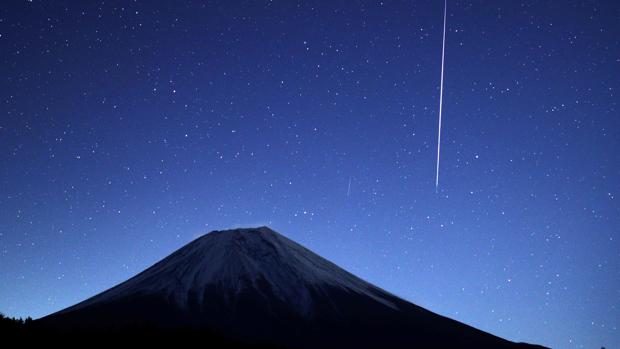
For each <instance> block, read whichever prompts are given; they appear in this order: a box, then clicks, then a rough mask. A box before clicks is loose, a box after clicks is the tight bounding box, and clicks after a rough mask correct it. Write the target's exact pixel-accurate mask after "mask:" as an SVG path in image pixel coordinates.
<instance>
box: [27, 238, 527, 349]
mask: <svg viewBox="0 0 620 349" xmlns="http://www.w3.org/2000/svg"><path fill="white" fill-rule="evenodd" d="M37 323H39V324H41V325H44V326H47V327H50V328H56V329H64V330H76V331H80V330H93V329H111V328H114V329H127V328H137V327H140V328H156V329H158V330H161V331H165V330H175V329H176V330H178V329H184V328H185V329H187V328H191V329H193V330H195V331H200V330H204V331H209V333H217V334H218V335H222V336H224V337H226V338H230V339H232V340H236V341H239V342H243V343H246V344H248V345H252V344H257V345H258V344H260V345H264V346H272V345H275V346H281V347H290V348H330V347H334V348H335V347H338V348H533V347H535V346H531V345H528V344H517V343H513V342H510V341H507V340H504V339H501V338H499V337H496V336H493V335H491V334H488V333H485V332H483V331H480V330H477V329H475V328H473V327H470V326H468V325H465V324H462V323H460V322H457V321H454V320H451V319H448V318H446V317H443V316H440V315H437V314H435V313H432V312H430V311H428V310H426V309H423V308H421V307H419V306H416V305H414V304H412V303H410V302H407V301H405V300H403V299H401V298H399V297H397V296H395V295H393V294H390V293H389V292H386V291H384V290H382V289H380V288H379V287H376V286H374V285H372V284H370V283H368V282H366V281H364V280H362V279H360V278H358V277H356V276H355V275H353V274H351V273H349V272H347V271H345V270H344V269H342V268H340V267H338V266H337V265H335V264H333V263H331V262H329V261H328V260H326V259H324V258H322V257H320V256H318V255H317V254H315V253H313V252H312V251H310V250H308V249H306V248H305V247H303V246H301V245H299V244H297V243H295V242H294V241H292V240H290V239H288V238H286V237H284V236H282V235H280V234H278V233H276V232H275V231H273V230H271V229H269V228H267V227H260V228H250V229H235V230H226V231H214V232H211V233H209V234H207V235H204V236H202V237H200V238H198V239H196V240H194V241H192V242H190V243H189V244H187V245H185V246H184V247H182V248H180V249H179V250H177V251H176V252H174V253H172V254H171V255H170V256H168V257H166V258H164V259H163V260H161V261H159V262H158V263H156V264H155V265H153V266H152V267H150V268H148V269H146V270H145V271H143V272H141V273H140V274H138V275H136V276H134V277H133V278H131V279H129V280H127V281H125V282H123V283H121V284H119V285H117V286H115V287H113V288H111V289H109V290H107V291H105V292H103V293H100V294H98V295H96V296H94V297H92V298H90V299H87V300H85V301H83V302H81V303H78V304H76V305H74V306H72V307H69V308H67V309H64V310H61V311H59V312H57V313H54V314H51V315H49V316H47V317H44V318H42V319H40V320H37Z"/></svg>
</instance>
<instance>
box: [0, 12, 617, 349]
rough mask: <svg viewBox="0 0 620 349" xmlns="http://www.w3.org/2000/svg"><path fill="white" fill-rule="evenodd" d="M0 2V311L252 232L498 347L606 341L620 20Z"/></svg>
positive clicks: (14, 310) (47, 308)
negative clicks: (492, 338) (200, 243)
mask: <svg viewBox="0 0 620 349" xmlns="http://www.w3.org/2000/svg"><path fill="white" fill-rule="evenodd" d="M442 19H443V1H440V0H432V1H431V0H425V1H417V0H411V1H384V2H381V1H348V0H347V1H344V0H334V1H311V0H310V1H301V2H296V1H79V2H78V1H61V0H58V1H56V0H55V1H41V0H33V1H17V0H7V1H4V2H3V6H2V8H0V63H1V64H0V78H1V79H2V83H1V84H0V311H2V312H3V313H5V314H7V315H10V316H22V317H25V316H32V317H35V318H36V317H40V316H43V315H46V314H49V313H51V312H54V311H57V310H60V309H62V308H64V307H67V306H69V305H72V304H74V303H76V302H78V301H80V300H83V299H85V298H87V297H89V296H92V295H94V294H95V293H98V292H100V291H102V290H105V289H107V288H109V287H111V286H113V285H115V284H117V283H119V282H121V281H123V280H125V279H127V278H129V277H131V276H133V275H134V274H136V273H137V272H140V271H141V270H143V269H144V268H146V267H148V266H150V265H151V264H152V263H154V262H156V261H157V260H159V259H161V258H163V257H165V256H166V255H168V254H169V253H170V252H172V251H173V250H175V249H177V248H179V247H181V246H182V245H184V244H186V243H187V242H189V241H191V240H192V239H194V238H196V237H198V236H200V235H202V234H204V233H206V232H209V231H211V230H217V229H225V228H231V227H238V226H259V225H268V226H270V227H272V228H273V229H275V230H277V231H279V232H281V233H282V234H284V235H286V236H288V237H290V238H292V239H294V240H296V241H298V242H300V243H302V244H304V245H306V246H307V247H309V248H310V249H312V250H314V251H315V252H317V253H319V254H321V255H322V256H324V257H326V258H328V259H330V260H332V261H334V262H336V263H337V264H339V265H340V266H342V267H344V268H346V269H347V270H349V271H351V272H353V273H355V274H357V275H359V276H361V277H362V278H364V279H366V280H368V281H370V282H373V283H375V284H377V285H378V286H380V287H382V288H384V289H387V290H389V291H391V292H393V293H395V294H397V295H399V296H401V297H403V298H405V299H407V300H409V301H412V302H414V303H416V304H418V305H421V306H423V307H426V308H428V309H430V310H433V311H435V312H437V313H440V314H442V315H446V316H449V317H452V318H454V319H457V320H459V321H462V322H465V323H467V324H470V325H473V326H475V327H478V328H480V329H483V330H485V331H489V332H492V333H494V334H496V335H499V336H502V337H505V338H508V339H511V340H517V341H528V342H534V343H539V344H544V345H547V346H553V347H559V348H597V347H601V346H606V347H618V346H620V331H619V329H618V327H620V305H619V304H620V235H619V233H620V231H619V227H620V205H619V202H618V200H620V197H619V196H620V180H619V176H620V137H619V136H618V134H617V132H618V130H619V129H620V117H619V116H620V115H618V107H619V106H618V102H620V95H619V89H620V39H619V38H620V35H619V34H620V3H618V2H617V1H611V0H610V1H525V2H518V1H512V0H500V1H476V0H473V1H463V0H449V1H448V12H447V21H448V28H447V34H446V35H447V39H446V63H445V85H444V88H445V89H444V110H443V129H442V148H441V149H442V150H441V165H440V167H441V172H440V183H439V188H438V191H437V192H436V191H435V185H434V180H435V157H436V142H437V118H438V102H439V75H440V69H441V34H442Z"/></svg>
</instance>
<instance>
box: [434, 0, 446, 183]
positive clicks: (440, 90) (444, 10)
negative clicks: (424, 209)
mask: <svg viewBox="0 0 620 349" xmlns="http://www.w3.org/2000/svg"><path fill="white" fill-rule="evenodd" d="M447 11H448V0H444V4H443V40H442V43H441V81H440V83H439V128H438V131H437V170H436V172H435V191H437V188H438V187H439V150H440V149H441V112H442V108H443V67H444V57H445V53H446V13H447Z"/></svg>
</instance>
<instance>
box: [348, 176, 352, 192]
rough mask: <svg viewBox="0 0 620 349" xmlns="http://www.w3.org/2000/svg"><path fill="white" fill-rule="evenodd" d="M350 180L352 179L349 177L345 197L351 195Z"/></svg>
mask: <svg viewBox="0 0 620 349" xmlns="http://www.w3.org/2000/svg"><path fill="white" fill-rule="evenodd" d="M351 179H352V177H349V186H348V187H347V197H348V196H349V195H350V194H351Z"/></svg>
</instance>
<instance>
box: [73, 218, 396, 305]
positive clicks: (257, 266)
mask: <svg viewBox="0 0 620 349" xmlns="http://www.w3.org/2000/svg"><path fill="white" fill-rule="evenodd" d="M259 279H261V280H265V281H267V283H268V284H269V285H270V287H271V289H272V290H274V294H275V295H276V296H277V297H279V298H280V300H281V301H283V302H285V303H287V304H292V305H294V308H295V309H298V310H299V312H301V313H306V312H307V311H308V310H309V309H310V307H311V302H312V297H311V294H310V292H309V290H311V289H312V290H316V291H318V292H320V291H321V289H322V288H323V287H324V286H332V287H337V288H341V289H342V290H344V291H348V292H355V293H358V294H363V295H366V296H369V297H371V298H372V299H375V300H376V301H378V302H381V303H383V304H384V305H386V306H389V307H392V308H396V305H395V304H393V303H392V302H390V300H388V299H387V297H386V295H389V294H388V293H387V292H386V291H383V290H381V289H379V288H377V287H375V286H373V285H372V284H369V283H367V282H365V281H363V280H362V279H360V278H358V277H356V276H355V275H353V274H351V273H349V272H347V271H345V270H343V269H342V268H340V267H338V266H336V265H335V264H333V263H331V262H329V261H328V260H326V259H324V258H322V257H320V256H318V255H317V254H315V253H313V252H311V251H310V250H308V249H306V248H305V247H303V246H301V245H299V244H297V243H296V242H294V241H292V240H290V239H288V238H286V237H284V236H282V235H280V234H278V233H276V232H275V231H273V230H271V229H269V228H267V227H260V228H256V229H236V230H228V231H215V232H211V233H210V234H207V235H204V236H202V237H200V238H198V239H196V240H194V241H193V242H191V243H189V244H188V245H186V246H184V247H182V248H181V249H179V250H177V251H176V252H174V253H173V254H171V255H170V256H168V257H167V258H165V259H163V260H162V261H160V262H158V263H157V264H155V265H153V266H152V267H150V268H148V269H146V270H145V271H144V272H142V273H140V274H138V275H137V276H135V277H133V278H131V279H129V280H128V281H126V282H124V283H122V284H120V285H118V286H116V287H114V288H112V289H110V290H108V291H106V292H103V293H101V294H99V295H97V296H95V297H92V298H90V299H88V300H86V301H84V302H82V303H79V304H77V305H75V306H73V307H70V308H67V309H66V310H64V311H63V312H70V311H75V310H78V309H81V308H85V307H88V306H90V305H93V304H97V303H109V302H112V301H114V300H116V299H120V298H124V297H131V296H138V295H154V294H157V295H160V296H162V297H165V298H166V299H169V300H173V301H174V302H175V303H176V305H177V306H179V307H182V308H187V307H188V306H190V302H189V300H188V296H189V295H190V294H195V293H196V292H198V293H200V290H204V289H207V288H208V286H214V285H215V286H217V287H219V288H221V289H226V290H228V292H231V293H233V294H235V293H239V292H241V291H242V290H244V289H247V288H257V287H256V282H257V280H259ZM248 282H249V284H248ZM389 296H391V295H389Z"/></svg>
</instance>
